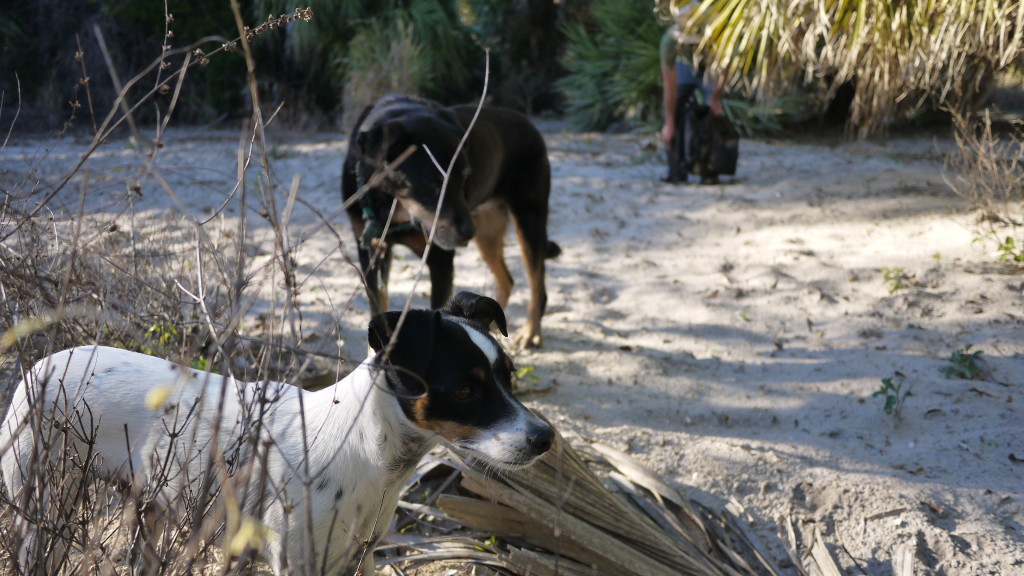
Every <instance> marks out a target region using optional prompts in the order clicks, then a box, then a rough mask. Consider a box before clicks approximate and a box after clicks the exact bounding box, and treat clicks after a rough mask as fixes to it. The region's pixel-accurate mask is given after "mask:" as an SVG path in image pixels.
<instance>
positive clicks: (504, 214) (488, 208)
mask: <svg viewBox="0 0 1024 576" xmlns="http://www.w3.org/2000/svg"><path fill="white" fill-rule="evenodd" d="M508 220H509V218H508V208H506V207H505V205H504V204H500V203H497V202H487V203H485V204H483V205H481V206H480V207H479V208H477V209H476V210H475V211H474V212H473V223H474V224H476V247H477V248H478V249H479V250H480V256H481V257H483V259H484V262H485V263H487V267H488V268H490V270H491V273H492V274H494V282H495V285H496V288H497V289H496V294H495V298H494V299H495V300H497V301H498V304H501V307H502V308H505V307H506V306H507V305H508V298H509V295H511V294H512V285H513V284H514V281H513V280H512V274H511V273H510V272H509V271H508V266H507V265H506V264H505V231H506V230H508Z"/></svg>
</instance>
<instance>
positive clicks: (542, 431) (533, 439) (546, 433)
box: [526, 426, 555, 456]
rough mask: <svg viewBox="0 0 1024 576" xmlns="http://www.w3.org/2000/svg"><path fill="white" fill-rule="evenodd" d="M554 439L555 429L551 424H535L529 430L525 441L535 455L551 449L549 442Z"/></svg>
mask: <svg viewBox="0 0 1024 576" xmlns="http://www.w3.org/2000/svg"><path fill="white" fill-rule="evenodd" d="M554 440H555V431H554V430H553V429H552V428H551V426H537V427H536V428H534V429H533V430H531V431H530V434H529V436H527V437H526V442H527V443H528V444H529V445H530V447H531V448H533V450H534V452H536V453H537V455H538V456H539V455H541V454H543V453H545V452H547V451H548V450H550V449H551V443H552V442H554Z"/></svg>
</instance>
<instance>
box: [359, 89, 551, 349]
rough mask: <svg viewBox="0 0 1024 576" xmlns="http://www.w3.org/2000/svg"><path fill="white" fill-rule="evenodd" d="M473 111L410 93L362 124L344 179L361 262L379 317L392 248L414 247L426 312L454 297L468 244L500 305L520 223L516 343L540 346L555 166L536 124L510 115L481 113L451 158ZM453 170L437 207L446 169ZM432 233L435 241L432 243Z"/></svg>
mask: <svg viewBox="0 0 1024 576" xmlns="http://www.w3.org/2000/svg"><path fill="white" fill-rule="evenodd" d="M475 112H476V107H474V106H456V107H453V108H447V107H444V106H441V105H440V104H438V103H436V102H432V101H430V100H425V99H422V98H416V97H411V96H404V95H396V94H392V95H388V96H384V97H382V98H380V99H379V100H377V101H376V102H374V103H373V104H371V105H370V106H368V107H367V108H366V109H365V110H363V112H362V114H361V115H360V116H359V120H358V121H357V122H356V126H355V128H354V129H353V131H352V137H351V139H350V142H349V149H348V155H347V156H346V158H345V165H344V169H343V172H342V180H341V191H342V197H343V199H344V200H345V201H348V200H349V199H351V198H353V197H355V196H356V195H357V194H358V193H359V191H360V189H361V188H363V187H364V186H365V187H366V188H367V189H366V192H365V194H364V195H362V196H361V197H360V198H359V199H358V200H357V201H354V202H352V203H351V204H349V206H348V215H349V219H350V220H351V221H352V228H353V230H354V231H355V235H356V240H357V241H358V244H359V263H360V266H361V267H362V271H363V275H364V277H365V281H366V292H367V295H368V297H369V300H370V309H371V312H372V313H373V314H374V315H378V314H381V313H383V312H385V311H386V310H387V308H388V291H387V282H388V273H389V268H390V263H391V247H392V246H393V245H395V244H403V245H405V246H408V247H409V248H410V249H412V250H413V252H415V253H416V254H418V255H420V256H422V255H423V252H424V250H425V249H426V247H427V243H428V241H432V243H433V246H432V247H431V250H430V253H429V254H428V256H427V266H428V268H429V269H430V282H431V295H430V305H431V307H433V308H439V307H441V306H442V305H443V304H444V303H445V301H446V300H447V299H448V297H449V296H451V293H452V284H453V280H454V271H455V268H454V259H455V252H454V250H455V249H456V248H458V247H460V246H465V245H466V244H467V243H468V242H469V240H470V239H471V238H475V239H476V244H477V247H478V248H479V249H480V254H481V256H483V259H484V262H486V263H487V266H488V267H489V268H490V270H491V272H493V273H494V277H495V280H496V284H497V300H498V302H499V303H501V305H502V306H503V307H504V306H505V305H506V304H507V303H508V298H509V294H510V293H511V291H512V284H513V280H512V275H511V274H510V273H509V270H508V267H507V266H506V265H505V257H504V246H505V232H506V230H507V229H508V223H509V217H510V216H511V218H512V219H514V220H515V224H516V231H517V233H518V235H519V244H520V246H521V247H522V251H523V260H524V261H525V264H526V275H527V279H528V281H529V284H530V302H529V305H528V307H527V319H526V323H525V324H524V325H523V327H522V328H521V329H520V331H519V334H518V335H517V338H516V343H517V344H518V345H521V346H527V347H537V346H540V345H541V329H540V319H541V315H543V313H544V308H545V305H546V303H547V293H546V291H545V288H544V260H545V259H547V258H554V257H556V256H558V254H559V253H560V251H561V249H560V248H559V247H558V245H557V244H555V243H554V242H550V241H549V240H548V232H547V220H548V196H549V195H550V191H551V166H550V165H549V164H548V156H547V147H546V146H545V145H544V138H543V137H542V136H541V134H540V132H538V131H537V129H536V127H534V126H533V124H532V123H531V122H530V120H529V119H528V118H527V117H526V116H524V115H522V114H520V113H518V112H514V111H512V110H506V109H502V108H494V107H484V108H483V109H482V110H481V111H480V115H479V117H478V118H477V121H476V123H475V124H474V125H473V129H472V131H471V132H470V134H469V136H468V138H467V140H466V143H465V148H464V150H463V152H462V153H461V154H459V156H458V157H457V158H456V159H455V162H454V163H452V157H453V156H454V155H455V151H456V149H457V147H458V144H459V142H460V140H461V139H462V137H463V134H464V133H465V131H466V129H467V127H468V126H469V125H470V122H471V120H472V118H473V115H474V113H475ZM449 165H451V166H452V168H451V175H450V177H449V181H448V186H447V190H446V191H445V193H444V198H443V202H440V207H439V206H438V204H439V200H441V192H442V184H443V182H444V173H443V172H442V169H443V170H448V167H449ZM431 233H432V234H433V236H432V237H431V236H430V235H431Z"/></svg>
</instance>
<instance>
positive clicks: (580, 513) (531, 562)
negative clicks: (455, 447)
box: [379, 437, 838, 576]
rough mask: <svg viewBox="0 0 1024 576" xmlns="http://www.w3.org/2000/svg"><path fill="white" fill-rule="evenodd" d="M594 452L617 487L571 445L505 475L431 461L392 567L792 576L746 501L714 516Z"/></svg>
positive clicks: (534, 575) (604, 450) (447, 460)
mask: <svg viewBox="0 0 1024 576" xmlns="http://www.w3.org/2000/svg"><path fill="white" fill-rule="evenodd" d="M592 448H593V449H594V451H595V452H596V453H597V457H598V458H599V459H600V461H603V463H605V464H607V465H610V466H611V468H612V471H611V472H610V474H609V476H608V483H609V484H610V485H612V487H613V488H612V489H609V488H607V487H606V486H605V484H604V483H602V482H601V480H600V479H599V478H598V477H597V476H596V475H595V473H594V472H593V471H592V470H591V468H590V466H588V465H587V463H586V462H585V461H584V460H583V458H582V457H581V456H580V454H579V453H578V452H576V451H575V450H574V449H573V448H572V447H571V446H570V445H569V443H568V442H566V441H565V440H564V439H563V438H562V437H559V438H558V440H557V441H556V443H555V446H554V447H553V448H552V450H551V452H549V453H548V454H547V455H546V456H545V457H544V458H542V459H541V460H540V461H539V462H537V463H536V464H534V465H533V466H531V467H529V468H527V469H524V470H521V471H518V472H516V473H514V474H508V475H504V476H501V477H499V476H496V475H494V474H488V473H486V471H484V470H483V468H484V467H483V466H480V465H474V464H473V463H470V462H464V461H462V460H460V459H458V458H457V457H455V456H453V455H451V454H450V453H444V454H442V455H440V456H437V457H435V458H431V459H429V460H427V461H426V462H425V464H424V465H422V466H421V469H420V474H418V475H417V477H416V478H414V480H413V481H412V483H411V484H410V487H411V489H410V490H409V491H408V492H407V494H406V497H405V499H404V500H403V502H402V504H401V506H402V508H403V509H405V510H406V511H408V512H410V513H411V514H410V516H409V519H407V520H405V521H403V522H400V523H399V525H398V528H399V530H400V531H403V533H402V534H399V535H397V536H395V537H393V538H391V539H390V540H389V542H387V543H385V544H384V545H383V546H381V547H380V548H379V550H383V551H385V553H389V552H390V553H391V554H392V556H391V557H390V558H389V559H388V560H386V561H385V563H386V564H399V563H403V564H406V565H407V564H412V565H416V566H418V565H421V564H422V563H427V562H434V561H438V560H454V561H462V562H469V563H476V564H485V565H488V566H491V567H493V568H496V569H498V570H499V571H501V572H506V573H510V574H515V575H520V574H521V575H526V574H529V575H531V576H548V575H550V576H554V575H556V574H559V575H565V576H574V575H581V576H582V575H593V574H601V575H611V576H619V575H621V576H632V575H637V576H641V575H642V576H658V575H680V574H695V575H698V574H699V575H710V576H734V575H748V574H761V575H768V576H775V575H778V574H781V573H782V572H781V571H780V570H779V568H778V567H777V566H776V565H775V564H774V563H773V562H772V560H771V559H770V557H769V556H768V554H767V553H766V551H765V549H764V547H763V546H762V545H761V544H760V543H759V542H758V541H757V538H756V537H755V536H754V535H753V532H752V531H751V530H750V529H749V528H748V527H747V525H746V523H745V522H744V521H743V520H742V519H741V518H740V516H741V515H742V514H743V512H742V508H739V504H738V503H735V502H734V503H732V504H730V506H728V507H727V508H728V509H726V510H720V511H712V510H710V509H708V508H706V507H704V506H701V505H699V504H697V503H694V502H691V501H689V500H687V499H685V498H683V497H682V496H681V495H680V494H679V493H678V492H677V491H675V490H674V489H672V488H671V487H670V486H668V485H666V484H665V483H664V482H662V481H661V480H659V479H658V478H657V477H656V476H655V475H654V474H653V473H652V472H650V471H648V470H647V469H645V468H644V467H642V466H641V465H639V464H638V463H637V462H636V461H634V460H633V459H632V458H630V457H629V456H627V455H626V454H623V453H622V452H619V451H617V450H615V449H613V448H610V447H607V446H602V445H593V446H592ZM400 550H401V551H402V552H405V553H404V554H403V555H397V554H398V552H399V551H400ZM794 564H796V565H800V564H801V562H799V561H796V558H795V557H794ZM798 570H799V569H798ZM836 570H838V567H836ZM801 572H802V571H801Z"/></svg>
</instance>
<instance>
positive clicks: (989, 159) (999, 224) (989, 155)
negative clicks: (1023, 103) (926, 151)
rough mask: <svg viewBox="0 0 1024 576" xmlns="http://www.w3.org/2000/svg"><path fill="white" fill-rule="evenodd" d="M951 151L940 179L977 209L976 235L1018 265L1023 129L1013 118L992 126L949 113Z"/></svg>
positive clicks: (1023, 209) (986, 117) (1023, 224)
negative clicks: (1001, 125) (978, 227)
mask: <svg viewBox="0 0 1024 576" xmlns="http://www.w3.org/2000/svg"><path fill="white" fill-rule="evenodd" d="M952 118H953V126H954V136H955V139H956V150H955V151H953V152H951V153H950V154H949V155H947V157H946V171H945V173H944V178H945V180H946V183H947V184H948V185H949V186H950V187H951V188H952V189H953V190H954V191H955V192H956V193H957V194H958V195H960V196H961V197H963V198H964V199H966V200H968V201H970V202H971V204H972V205H973V206H974V207H975V208H976V209H977V210H979V211H980V217H979V223H980V224H981V225H982V226H983V228H984V231H983V232H982V233H981V235H980V237H979V239H980V240H982V241H985V242H987V241H989V240H992V241H994V242H995V245H996V251H997V252H998V254H999V260H1000V261H1002V262H1007V263H1012V264H1016V265H1018V266H1024V187H1022V180H1024V128H1022V124H1021V122H1019V121H1013V122H1011V123H1008V124H1006V125H1005V128H1002V129H1000V128H997V127H996V126H993V122H992V118H991V115H990V114H989V112H988V111H986V112H984V113H983V114H982V115H980V117H978V116H975V115H972V114H967V115H965V114H959V113H956V112H954V113H953V114H952Z"/></svg>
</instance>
